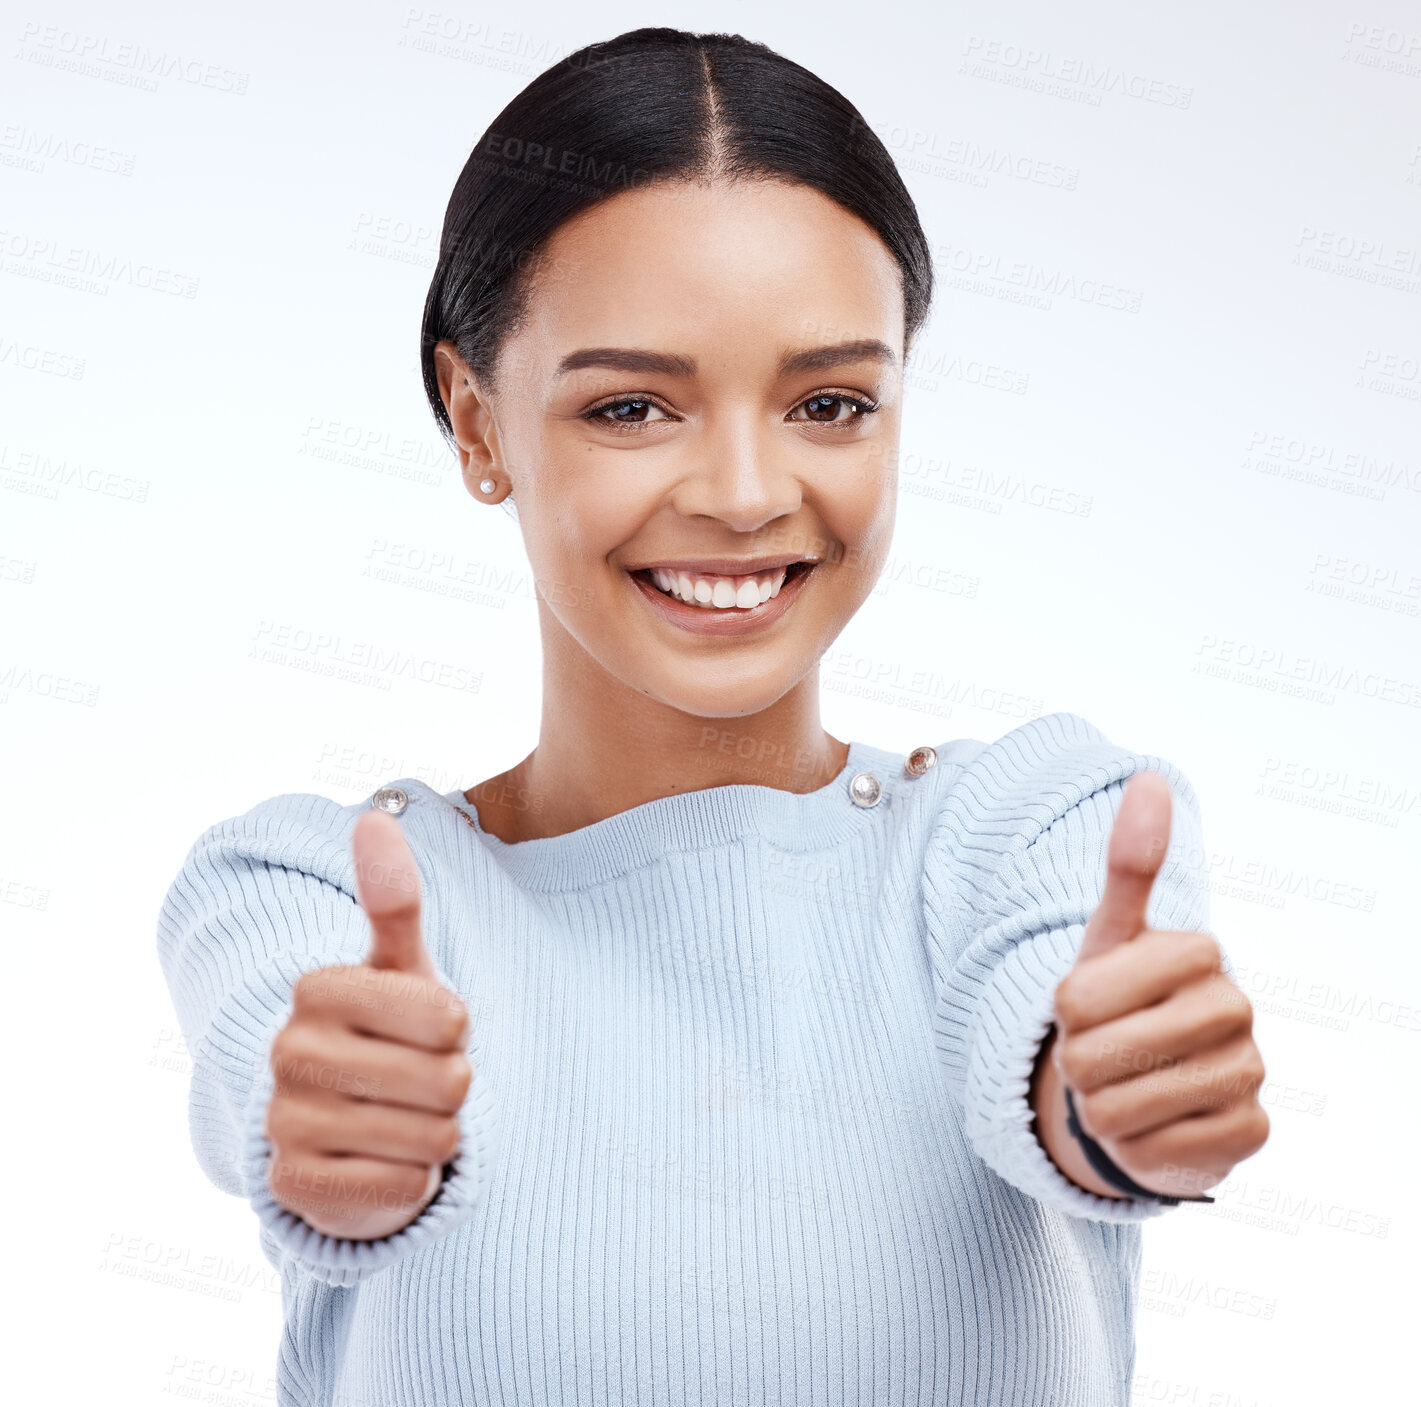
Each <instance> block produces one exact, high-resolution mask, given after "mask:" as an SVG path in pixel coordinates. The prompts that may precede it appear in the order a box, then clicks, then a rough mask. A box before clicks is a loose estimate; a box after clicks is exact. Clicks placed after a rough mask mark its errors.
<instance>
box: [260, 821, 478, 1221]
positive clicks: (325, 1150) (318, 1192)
mask: <svg viewBox="0 0 1421 1407" xmlns="http://www.w3.org/2000/svg"><path fill="white" fill-rule="evenodd" d="M351 849H352V852H353V854H354V857H355V875H356V889H357V893H358V896H359V899H360V904H361V907H362V908H363V909H364V910H365V913H366V915H367V916H368V918H369V920H370V935H371V937H370V950H369V954H368V957H367V960H366V961H365V962H364V963H361V964H357V965H354V966H334V967H321V968H316V969H314V970H313V971H311V972H307V973H303V974H302V976H301V977H300V978H299V979H298V980H297V982H296V983H295V985H294V986H293V988H292V1011H291V1016H290V1019H289V1020H288V1021H287V1023H286V1025H285V1026H284V1027H283V1028H282V1030H280V1031H279V1032H278V1033H277V1034H276V1036H275V1037H274V1038H273V1040H272V1043H271V1049H270V1053H269V1060H270V1064H271V1068H272V1071H273V1074H274V1076H275V1079H274V1082H273V1084H274V1088H273V1092H272V1097H271V1100H270V1102H269V1103H268V1105H267V1112H266V1124H265V1130H266V1136H267V1139H268V1140H269V1142H270V1143H271V1145H272V1158H271V1164H270V1168H269V1170H268V1174H267V1185H268V1186H269V1187H270V1189H271V1192H272V1196H273V1197H275V1199H276V1200H277V1201H278V1202H279V1203H280V1204H281V1205H282V1206H283V1207H285V1208H286V1209H287V1210H288V1211H290V1212H293V1213H295V1215H297V1216H299V1217H300V1218H301V1219H302V1220H303V1221H305V1222H306V1223H307V1224H308V1225H310V1226H313V1227H314V1228H315V1229H316V1230H317V1231H321V1232H324V1233H325V1234H327V1235H330V1236H339V1237H345V1238H348V1239H351V1240H357V1241H361V1240H374V1239H376V1238H378V1237H381V1236H389V1235H391V1234H392V1233H393V1232H395V1231H398V1230H400V1229H401V1228H402V1227H404V1226H406V1225H408V1224H409V1223H410V1222H411V1221H413V1220H414V1219H415V1217H417V1216H418V1215H419V1213H420V1212H421V1211H422V1210H423V1209H424V1208H425V1207H426V1206H427V1205H428V1204H429V1202H430V1201H431V1200H433V1197H434V1194H435V1193H436V1192H437V1191H438V1190H439V1185H440V1180H441V1176H442V1171H443V1165H444V1164H445V1163H446V1162H448V1161H449V1160H450V1159H451V1158H453V1157H454V1155H455V1153H456V1152H457V1151H458V1148H459V1122H458V1111H459V1109H460V1107H461V1106H462V1105H463V1102H464V1097H465V1095H466V1094H467V1093H468V1090H469V1086H470V1084H471V1083H472V1081H473V1074H474V1071H473V1067H472V1066H471V1065H470V1063H469V1061H468V1058H467V1057H466V1056H465V1054H464V1046H465V1043H466V1041H467V1038H468V1031H469V1019H468V1013H467V1011H466V1009H465V1007H464V1005H463V1003H462V1002H461V1001H460V1000H459V998H458V997H457V996H456V995H455V994H454V993H453V992H451V991H450V990H449V989H448V988H447V987H444V986H442V985H441V984H440V983H439V980H438V978H437V976H436V974H435V970H434V963H433V961H432V960H431V958H430V956H429V952H428V950H427V949H426V948H425V946H424V938H423V936H422V934H421V932H420V905H419V871H418V868H417V866H416V864H415V860H414V856H413V854H411V852H410V848H409V845H408V844H407V843H406V841H405V837H404V833H403V831H402V830H401V827H400V823H399V822H398V821H396V820H395V818H394V817H393V816H389V815H387V814H386V813H385V812H383V811H374V810H372V811H366V812H363V813H362V814H361V816H360V817H359V819H358V820H357V821H356V823H355V830H354V833H353V835H352V838H351Z"/></svg>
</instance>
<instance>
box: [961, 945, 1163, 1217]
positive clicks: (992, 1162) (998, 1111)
mask: <svg viewBox="0 0 1421 1407" xmlns="http://www.w3.org/2000/svg"><path fill="white" fill-rule="evenodd" d="M1084 932H1085V926H1084V925H1083V924H1072V925H1066V926H1059V927H1053V928H1048V929H1046V930H1044V931H1042V932H1039V933H1037V934H1036V935H1034V936H1033V937H1031V938H1029V939H1026V940H1025V941H1023V942H1021V943H1018V944H1016V945H1015V946H1014V947H1013V948H1012V950H1011V951H1010V952H1009V953H1008V954H1007V955H1006V957H1005V958H1004V959H1003V961H1002V962H1001V963H1000V964H999V965H998V966H997V967H996V968H995V970H994V971H993V972H992V973H991V976H990V977H989V978H988V979H987V981H986V982H985V984H984V985H983V987H982V989H981V992H980V993H979V995H978V999H977V1002H976V1008H975V1025H976V1031H975V1039H974V1040H972V1041H971V1042H970V1043H969V1052H970V1053H969V1055H968V1059H967V1068H966V1071H965V1075H966V1080H965V1087H964V1107H965V1120H966V1123H965V1127H966V1132H967V1135H968V1137H969V1138H970V1139H971V1141H972V1143H973V1145H974V1146H975V1147H976V1149H977V1151H978V1153H979V1155H980V1156H981V1158H982V1159H983V1161H984V1162H985V1163H987V1165H988V1166H989V1167H991V1168H992V1169H993V1171H995V1172H996V1173H998V1174H999V1175H1000V1176H1002V1177H1004V1178H1005V1179H1006V1180H1007V1181H1008V1182H1010V1183H1012V1184H1013V1185H1014V1186H1015V1187H1017V1188H1019V1189H1020V1190H1021V1191H1023V1192H1026V1193H1028V1194H1029V1195H1030V1196H1032V1197H1035V1198H1037V1199H1038V1200H1039V1201H1041V1202H1043V1203H1045V1204H1047V1205H1048V1206H1052V1207H1055V1208H1057V1209H1058V1210H1060V1211H1062V1212H1065V1213H1067V1214H1068V1215H1070V1216H1076V1217H1084V1218H1088V1219H1090V1220H1093V1221H1110V1222H1134V1221H1146V1220H1148V1219H1150V1218H1152V1217H1157V1216H1159V1215H1161V1214H1162V1213H1164V1212H1166V1211H1169V1210H1170V1207H1169V1205H1168V1204H1166V1203H1161V1202H1153V1201H1148V1200H1146V1199H1144V1198H1116V1197H1101V1196H1098V1195H1097V1194H1096V1193H1094V1192H1089V1191H1087V1190H1086V1189H1085V1188H1083V1187H1080V1186H1078V1185H1077V1184H1076V1183H1074V1182H1072V1181H1071V1180H1070V1179H1069V1178H1068V1177H1066V1175H1065V1174H1064V1173H1063V1172H1062V1171H1061V1170H1060V1169H1059V1168H1058V1167H1057V1166H1056V1164H1055V1163H1054V1162H1052V1161H1051V1158H1050V1156H1049V1154H1048V1153H1047V1152H1046V1150H1045V1148H1044V1147H1043V1146H1042V1144H1041V1142H1040V1140H1039V1139H1038V1138H1037V1135H1036V1128H1035V1122H1036V1114H1035V1111H1034V1110H1033V1109H1032V1107H1031V1105H1030V1102H1029V1098H1028V1096H1029V1093H1030V1087H1031V1076H1032V1072H1033V1070H1034V1069H1035V1066H1036V1059H1037V1056H1038V1054H1039V1053H1040V1050H1041V1043H1042V1042H1043V1041H1044V1040H1045V1039H1046V1036H1047V1033H1048V1032H1049V1031H1050V1028H1051V1022H1052V1020H1053V1019H1054V1014H1055V1013H1054V997H1055V991H1056V987H1057V985H1058V984H1059V983H1060V981H1061V979H1062V978H1063V977H1065V975H1066V973H1067V972H1068V971H1069V970H1070V967H1071V965H1072V963H1073V962H1074V961H1075V953H1076V950H1077V949H1078V948H1079V946H1080V942H1081V938H1082V936H1083V935H1084Z"/></svg>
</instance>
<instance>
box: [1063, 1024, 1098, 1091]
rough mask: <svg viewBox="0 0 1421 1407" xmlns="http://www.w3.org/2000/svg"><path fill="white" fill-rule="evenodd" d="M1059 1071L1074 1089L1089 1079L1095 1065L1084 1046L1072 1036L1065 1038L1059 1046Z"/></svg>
mask: <svg viewBox="0 0 1421 1407" xmlns="http://www.w3.org/2000/svg"><path fill="white" fill-rule="evenodd" d="M1060 1051H1061V1070H1062V1071H1063V1073H1064V1074H1065V1076H1066V1081H1067V1083H1069V1084H1070V1085H1072V1086H1073V1087H1075V1088H1079V1087H1080V1085H1082V1084H1084V1083H1085V1081H1086V1080H1087V1079H1088V1078H1089V1077H1090V1075H1091V1074H1092V1072H1093V1067H1094V1064H1095V1061H1094V1058H1093V1057H1092V1056H1091V1055H1090V1054H1088V1052H1087V1051H1086V1049H1085V1047H1084V1045H1083V1044H1082V1043H1081V1042H1080V1041H1079V1040H1077V1039H1075V1038H1074V1037H1072V1036H1067V1037H1066V1038H1065V1039H1064V1040H1062V1041H1061V1044H1060Z"/></svg>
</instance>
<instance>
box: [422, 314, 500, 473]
mask: <svg viewBox="0 0 1421 1407" xmlns="http://www.w3.org/2000/svg"><path fill="white" fill-rule="evenodd" d="M434 369H435V375H436V377H437V378H438V381H439V398H440V400H442V401H443V402H444V409H445V411H446V412H447V413H448V416H449V423H450V425H451V426H452V427H453V430H454V444H455V449H456V452H457V454H458V456H459V468H460V471H461V472H462V474H463V479H464V487H465V488H466V489H468V491H469V492H470V493H471V494H473V495H474V497H476V498H478V499H480V500H481V501H486V496H485V495H484V494H481V493H480V492H479V490H478V482H479V480H480V479H484V478H487V477H489V475H490V473H491V471H492V470H494V469H496V468H497V467H498V465H499V461H500V459H501V458H502V456H501V454H500V453H499V448H498V426H497V425H496V423H495V421H494V415H493V399H492V396H491V395H490V394H489V393H488V391H487V390H486V389H485V388H484V387H482V386H481V385H480V384H479V379H478V377H477V376H475V375H474V373H473V372H472V371H470V370H469V367H468V364H467V363H466V362H465V361H464V359H463V357H461V356H460V355H459V349H458V348H457V347H456V346H455V345H454V343H453V342H452V341H449V340H448V339H446V340H445V341H443V342H436V343H435V345H434Z"/></svg>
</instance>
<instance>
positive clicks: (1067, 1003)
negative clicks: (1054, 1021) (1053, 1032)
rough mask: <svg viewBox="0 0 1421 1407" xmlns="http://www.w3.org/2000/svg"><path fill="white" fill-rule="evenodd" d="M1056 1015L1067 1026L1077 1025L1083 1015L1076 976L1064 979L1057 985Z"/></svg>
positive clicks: (1072, 975)
mask: <svg viewBox="0 0 1421 1407" xmlns="http://www.w3.org/2000/svg"><path fill="white" fill-rule="evenodd" d="M1055 1001H1056V1014H1057V1016H1059V1017H1060V1018H1061V1020H1062V1022H1064V1023H1065V1024H1066V1025H1067V1026H1074V1025H1077V1024H1078V1023H1079V1021H1080V1019H1081V1016H1082V1014H1083V1012H1082V1009H1081V990H1080V984H1079V982H1077V981H1076V979H1075V976H1074V974H1070V975H1068V976H1066V977H1063V978H1062V979H1061V981H1060V982H1059V983H1058V984H1057V987H1056V994H1055Z"/></svg>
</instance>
